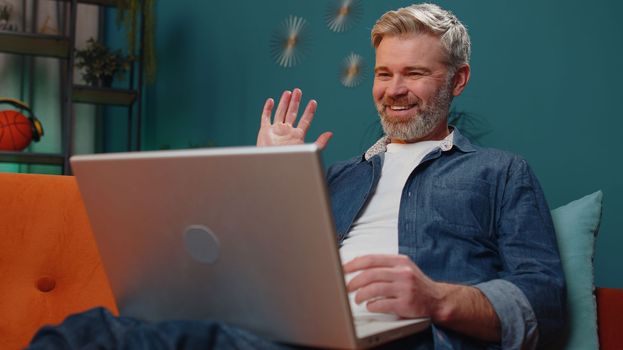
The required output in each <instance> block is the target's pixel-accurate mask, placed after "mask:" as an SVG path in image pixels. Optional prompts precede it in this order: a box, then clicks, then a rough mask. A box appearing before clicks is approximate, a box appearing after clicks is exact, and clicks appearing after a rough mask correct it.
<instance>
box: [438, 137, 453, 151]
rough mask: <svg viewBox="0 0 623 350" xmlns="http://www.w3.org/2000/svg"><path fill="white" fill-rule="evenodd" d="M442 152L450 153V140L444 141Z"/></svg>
mask: <svg viewBox="0 0 623 350" xmlns="http://www.w3.org/2000/svg"><path fill="white" fill-rule="evenodd" d="M440 148H441V150H442V151H444V152H445V151H449V150H450V149H452V141H450V140H443V141H441V146H440Z"/></svg>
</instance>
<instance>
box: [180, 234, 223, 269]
mask: <svg viewBox="0 0 623 350" xmlns="http://www.w3.org/2000/svg"><path fill="white" fill-rule="evenodd" d="M184 246H185V247H186V251H187V252H188V254H190V256H191V258H193V260H195V261H197V262H200V263H202V264H212V263H214V262H215V261H216V260H217V259H218V257H219V253H220V244H219V241H218V238H216V235H215V234H214V233H212V231H211V230H210V229H209V228H207V227H205V226H201V225H191V226H189V227H188V228H187V229H186V231H185V232H184Z"/></svg>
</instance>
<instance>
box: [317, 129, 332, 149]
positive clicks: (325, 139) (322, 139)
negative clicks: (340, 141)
mask: <svg viewBox="0 0 623 350" xmlns="http://www.w3.org/2000/svg"><path fill="white" fill-rule="evenodd" d="M331 137H333V133H332V132H325V133H322V135H320V136H318V138H317V139H316V142H314V143H315V144H316V146H318V148H320V149H321V150H322V149H324V148H325V147H327V143H329V140H330V139H331Z"/></svg>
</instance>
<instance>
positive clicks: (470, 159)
mask: <svg viewBox="0 0 623 350" xmlns="http://www.w3.org/2000/svg"><path fill="white" fill-rule="evenodd" d="M372 43H373V45H374V47H375V49H376V65H375V70H374V72H375V73H374V88H373V97H374V101H375V103H376V106H377V109H378V111H379V115H380V117H381V123H382V125H383V130H384V131H385V134H386V136H385V137H383V138H382V139H381V140H379V142H377V143H376V144H375V145H374V146H373V147H371V148H370V149H369V150H368V151H367V152H366V153H365V154H364V155H362V156H358V157H355V158H353V159H351V160H349V161H346V162H343V163H339V164H337V165H334V166H332V167H331V168H330V169H329V171H328V175H327V179H328V185H329V191H330V194H331V200H332V206H333V214H334V219H335V224H336V229H337V232H338V239H339V242H340V253H341V255H342V259H343V261H344V262H346V263H345V265H344V270H345V272H346V273H347V274H348V275H349V276H348V279H349V282H348V289H349V291H350V292H352V293H353V294H352V295H353V301H354V302H355V304H357V305H356V306H355V308H354V312H358V313H360V312H380V313H389V314H394V315H398V316H400V317H405V318H412V317H422V316H428V317H431V319H432V323H433V326H432V330H431V331H430V332H427V333H424V334H419V335H415V336H412V337H409V338H405V339H402V340H399V341H398V343H393V344H389V347H393V348H401V349H403V348H416V347H435V348H438V349H446V348H499V347H502V348H505V349H519V348H534V347H536V346H537V344H539V345H544V344H547V341H548V340H549V339H550V338H551V337H552V336H553V335H555V333H556V332H557V331H558V330H559V329H560V328H561V326H562V325H563V321H564V315H563V313H564V306H565V290H564V279H563V274H562V269H561V266H560V260H559V255H558V250H557V246H556V239H555V235H554V231H553V226H552V223H551V218H550V216H549V210H548V208H547V204H546V202H545V199H544V196H543V193H542V191H541V189H540V187H539V185H538V182H537V180H536V178H535V177H534V175H533V174H532V172H531V171H530V169H529V168H528V165H527V164H526V162H525V161H524V160H522V159H520V158H518V157H516V156H512V155H510V154H507V153H504V152H501V151H496V150H491V149H483V148H479V147H476V146H474V145H472V144H470V143H469V141H468V140H467V139H465V138H464V137H463V136H462V135H461V134H460V133H459V131H458V130H457V129H452V128H449V127H448V124H447V116H448V110H449V107H450V103H451V101H452V98H453V97H454V96H458V95H460V94H461V93H462V91H463V90H464V88H465V86H466V85H467V82H468V81H469V77H470V67H469V55H470V40H469V36H468V35H467V31H466V30H465V27H464V26H463V25H462V24H461V22H459V21H458V19H457V18H456V17H455V16H454V15H452V14H451V13H449V12H447V11H445V10H443V9H441V8H439V7H438V6H436V5H430V4H421V5H413V6H409V7H407V8H402V9H399V10H397V11H390V12H388V13H386V14H385V15H383V16H382V17H381V18H380V19H379V20H378V21H377V23H376V25H375V26H374V28H373V30H372ZM301 98H302V93H301V91H300V90H299V89H295V90H294V91H293V92H289V91H286V92H284V93H283V95H282V96H281V99H280V101H279V104H278V106H277V109H276V111H275V114H274V117H273V118H272V119H273V120H272V122H271V114H272V110H273V107H274V101H273V100H272V99H268V100H267V101H266V104H265V106H264V110H263V113H262V117H261V127H260V131H259V134H258V140H257V144H258V146H273V145H284V144H298V143H303V142H304V140H305V134H306V133H307V130H308V128H309V125H310V123H311V122H312V119H313V116H314V113H315V111H316V106H317V103H316V102H315V101H313V100H312V101H310V102H309V103H308V105H307V107H306V108H305V110H304V112H303V114H302V116H301V118H300V120H299V121H298V124H297V126H296V127H295V126H294V124H295V123H296V120H297V115H298V109H299V105H300V102H301ZM331 136H332V134H331V133H324V134H322V135H320V136H319V137H318V139H317V140H316V144H318V145H319V146H320V147H321V148H323V147H325V146H326V144H327V142H328V141H329V139H330V138H331ZM87 321H88V322H87ZM87 323H90V324H91V326H89V327H87V329H86V330H85V326H84V324H87ZM76 333H82V334H88V335H89V336H88V337H86V336H82V337H78V336H76V335H75V334H76ZM68 334H69V335H68ZM102 334H103V335H102ZM90 337H91V338H92V337H96V338H97V339H98V340H97V342H95V341H93V340H92V339H91V342H90V344H91V345H93V344H97V345H98V346H100V347H105V346H112V347H121V346H130V347H136V346H138V347H144V348H149V347H153V346H159V347H161V348H162V347H167V346H169V347H177V346H178V345H179V344H186V345H187V346H191V345H192V346H202V344H204V345H205V346H214V347H219V346H221V347H226V348H246V347H248V348H281V346H279V345H277V344H272V343H268V342H266V341H263V340H261V339H259V338H257V337H254V336H253V335H249V334H247V333H244V332H241V331H239V330H236V329H232V328H230V327H226V326H222V325H220V324H218V323H210V322H204V323H201V322H185V323H179V322H178V323H175V322H172V323H164V324H158V325H153V324H147V323H144V322H140V321H137V320H128V319H115V318H113V317H112V316H111V315H110V314H107V313H104V314H102V313H101V311H95V312H91V313H87V314H86V315H82V316H79V317H74V318H69V319H68V320H67V321H66V322H65V323H64V324H63V325H61V326H60V327H58V328H56V329H50V328H48V329H44V330H42V331H41V332H40V333H39V335H38V336H37V338H35V342H34V347H35V348H36V347H37V346H41V347H45V345H46V344H51V342H52V340H50V343H46V342H45V340H46V339H53V341H55V342H57V344H72V345H74V346H84V343H83V342H82V341H83V340H84V339H85V338H87V339H89V338H90ZM58 339H63V341H65V343H62V342H61V341H60V340H58ZM87 342H88V341H87ZM76 344H77V345H76Z"/></svg>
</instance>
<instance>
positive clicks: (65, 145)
mask: <svg viewBox="0 0 623 350" xmlns="http://www.w3.org/2000/svg"><path fill="white" fill-rule="evenodd" d="M48 1H61V2H65V3H68V4H69V7H70V9H69V32H68V33H67V35H66V36H64V35H45V34H33V33H23V32H11V31H0V52H3V53H10V54H16V55H26V56H36V57H53V58H58V59H60V60H61V65H62V67H63V68H62V69H61V71H62V72H63V75H64V77H61V82H60V86H61V153H60V154H54V153H49V154H48V153H34V152H26V151H23V152H8V151H0V162H4V163H22V164H47V165H59V166H61V167H62V173H63V174H70V173H71V169H70V166H69V158H70V157H71V155H72V153H73V132H72V131H73V130H72V125H73V120H74V117H75V114H74V106H73V104H74V103H87V104H93V105H97V106H122V107H126V108H128V148H129V150H138V149H139V148H140V125H141V106H140V103H137V101H140V96H141V92H142V83H143V67H142V64H143V60H142V54H143V36H144V35H143V31H144V21H143V18H142V16H141V19H140V21H141V33H140V40H139V45H140V46H139V50H140V52H139V54H138V55H137V57H139V60H138V67H134V65H132V67H131V69H130V78H129V82H128V89H118V88H102V87H92V86H85V85H76V84H74V82H73V81H74V76H73V67H74V47H75V44H76V43H75V40H76V35H75V34H76V18H77V6H78V4H79V3H80V4H89V5H97V6H102V7H111V6H116V5H117V1H116V0H48ZM101 17H102V16H100V18H101ZM135 69H136V70H138V82H137V84H136V87H135V73H134V70H135ZM135 104H137V105H138V108H137V111H136V113H134V108H133V107H134V105H135ZM134 118H135V119H134ZM135 121H136V123H134V122H135ZM134 124H136V127H135V128H133V126H134ZM133 129H134V130H133ZM133 139H134V144H135V146H134V147H133V142H132V141H133Z"/></svg>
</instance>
